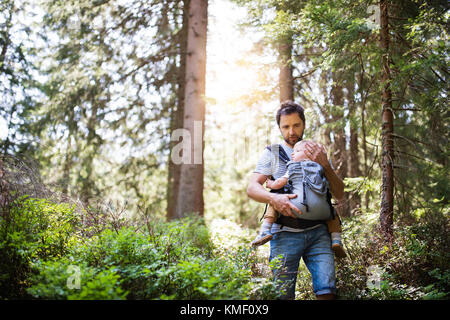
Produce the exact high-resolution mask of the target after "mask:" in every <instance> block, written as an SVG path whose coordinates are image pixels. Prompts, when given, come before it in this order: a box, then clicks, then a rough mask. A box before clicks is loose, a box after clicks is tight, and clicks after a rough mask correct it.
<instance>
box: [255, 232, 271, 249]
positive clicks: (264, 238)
mask: <svg viewBox="0 0 450 320" xmlns="http://www.w3.org/2000/svg"><path fill="white" fill-rule="evenodd" d="M272 238H273V236H272V235H271V234H270V232H268V231H265V232H264V231H263V232H261V233H260V234H258V236H257V237H256V239H255V240H253V242H252V247H256V246H261V245H263V244H264V243H266V242H268V241H270V240H272Z"/></svg>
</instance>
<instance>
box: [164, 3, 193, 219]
mask: <svg viewBox="0 0 450 320" xmlns="http://www.w3.org/2000/svg"><path fill="white" fill-rule="evenodd" d="M188 10H189V0H184V1H183V22H182V23H183V25H182V27H181V32H180V39H179V50H180V52H179V55H180V67H179V69H178V77H177V84H178V88H177V108H176V109H175V108H172V113H171V119H170V133H171V134H172V133H173V131H174V130H176V129H179V128H182V127H183V116H184V94H185V84H186V83H185V81H186V52H187V31H188V26H187V23H188ZM175 144H176V142H175V141H170V153H169V159H168V164H169V168H168V171H169V172H168V183H167V219H169V220H170V219H173V218H175V216H176V212H175V210H176V203H177V199H178V190H179V187H180V173H181V165H180V164H176V163H175V162H174V161H172V150H173V147H174V146H175Z"/></svg>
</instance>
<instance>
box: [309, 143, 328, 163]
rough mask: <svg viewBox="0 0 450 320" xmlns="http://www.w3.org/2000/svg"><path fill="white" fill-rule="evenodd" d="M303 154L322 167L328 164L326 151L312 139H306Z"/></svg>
mask: <svg viewBox="0 0 450 320" xmlns="http://www.w3.org/2000/svg"><path fill="white" fill-rule="evenodd" d="M305 155H306V156H307V157H308V158H309V159H310V160H311V161H314V162H317V163H318V164H320V165H321V166H322V167H324V168H327V167H328V166H329V165H330V163H329V162H328V156H327V151H326V150H325V148H324V146H323V145H321V144H318V143H316V142H314V141H308V142H306V143H305Z"/></svg>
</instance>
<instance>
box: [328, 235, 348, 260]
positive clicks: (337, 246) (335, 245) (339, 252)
mask: <svg viewBox="0 0 450 320" xmlns="http://www.w3.org/2000/svg"><path fill="white" fill-rule="evenodd" d="M331 248H332V249H333V251H334V254H335V255H336V257H338V258H345V257H346V256H347V254H346V253H345V250H344V247H343V246H342V242H341V241H340V240H336V239H335V240H333V241H332V242H331Z"/></svg>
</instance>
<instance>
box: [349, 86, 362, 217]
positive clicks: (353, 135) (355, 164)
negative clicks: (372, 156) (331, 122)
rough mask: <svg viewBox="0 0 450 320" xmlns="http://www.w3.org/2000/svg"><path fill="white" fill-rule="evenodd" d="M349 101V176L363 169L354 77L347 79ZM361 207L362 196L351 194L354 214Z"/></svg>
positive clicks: (351, 207)
mask: <svg viewBox="0 0 450 320" xmlns="http://www.w3.org/2000/svg"><path fill="white" fill-rule="evenodd" d="M346 88H347V101H348V107H349V115H348V117H349V122H350V146H349V148H350V149H349V152H350V157H349V158H350V159H349V160H350V162H349V171H348V173H349V176H350V177H352V178H354V177H360V176H361V175H362V174H361V170H360V168H359V162H360V161H359V148H358V125H357V122H356V121H355V119H354V118H355V113H356V107H357V106H356V103H355V96H354V95H355V82H354V81H353V79H350V80H348V81H347V86H346ZM360 207H361V197H360V196H359V194H358V193H357V192H355V193H354V194H352V195H351V196H350V212H351V213H352V214H353V213H354V212H356V211H357V210H359V208H360Z"/></svg>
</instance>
